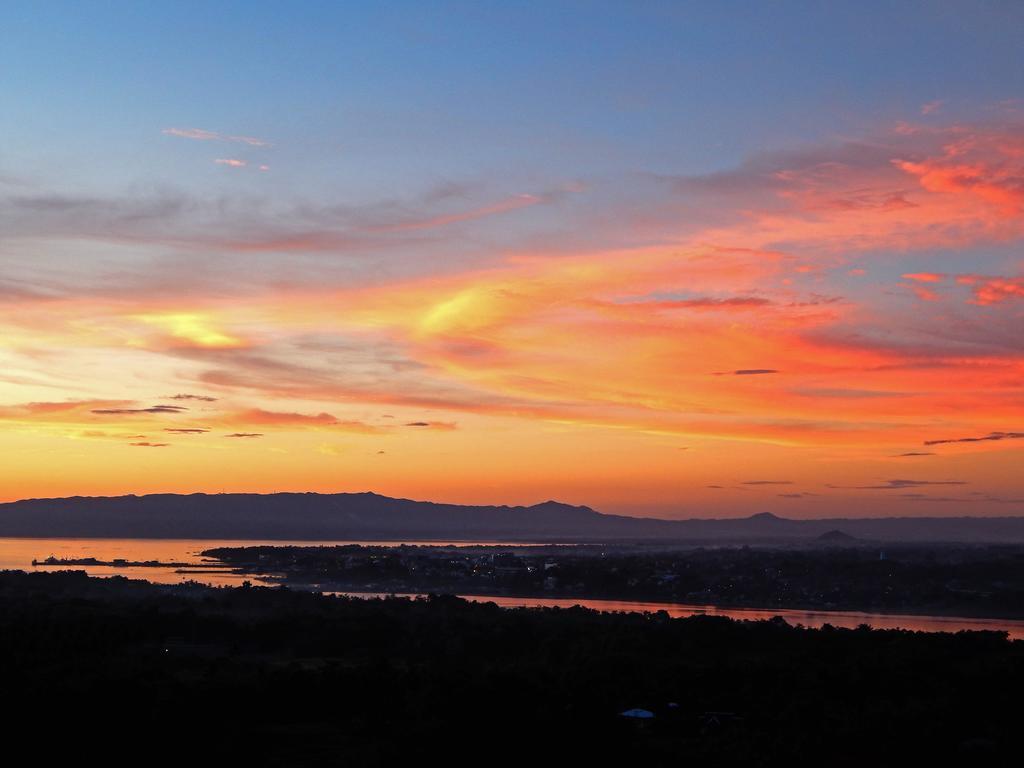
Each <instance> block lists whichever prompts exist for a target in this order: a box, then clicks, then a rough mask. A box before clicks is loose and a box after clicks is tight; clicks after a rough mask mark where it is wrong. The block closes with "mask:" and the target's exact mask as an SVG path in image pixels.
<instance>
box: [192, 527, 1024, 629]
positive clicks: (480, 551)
mask: <svg viewBox="0 0 1024 768" xmlns="http://www.w3.org/2000/svg"><path fill="white" fill-rule="evenodd" d="M205 554H207V555H209V556H212V557H216V558H218V559H219V560H221V561H222V562H224V563H227V564H231V565H234V566H236V567H238V568H239V569H241V570H243V571H245V572H251V573H253V574H254V575H255V574H267V573H272V574H281V575H283V577H284V578H285V579H286V580H287V581H289V582H291V583H293V584H296V585H298V584H303V585H315V586H318V587H320V588H322V589H325V590H334V591H357V590H363V591H373V592H410V593H417V592H429V591H436V592H449V593H453V594H459V593H461V594H507V595H518V596H539V595H546V596H569V597H578V598H605V599H627V600H654V601H659V600H660V601H663V602H681V603H700V604H715V605H724V606H744V607H758V608H761V607H766V608H816V609H836V610H862V611H877V612H886V613H900V612H908V613H934V614H947V615H960V616H982V617H984V616H990V617H1002V618H1024V547H1021V546H1017V545H1006V546H995V545H992V546H980V545H978V546H967V545H947V546H942V545H906V544H904V545H881V544H879V545H874V546H869V545H864V544H862V545H859V546H850V545H846V546H842V547H839V546H829V545H818V546H811V547H808V546H807V545H804V546H803V547H800V548H771V549H768V548H750V547H739V548H737V547H731V548H727V547H723V548H713V549H689V550H682V551H679V550H675V551H673V550H668V549H665V548H655V549H653V551H652V550H651V548H644V547H611V546H609V547H604V546H580V547H572V546H568V547H555V546H547V547H537V548H527V547H521V548H508V547H458V548H454V547H426V546H402V547H376V546H358V545H349V546H338V547H273V546H259V547H238V548H220V549H211V550H207V552H206V553H205Z"/></svg>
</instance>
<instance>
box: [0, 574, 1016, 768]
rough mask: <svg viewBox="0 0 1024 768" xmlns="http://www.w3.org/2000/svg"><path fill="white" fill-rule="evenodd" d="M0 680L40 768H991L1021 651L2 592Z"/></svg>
mask: <svg viewBox="0 0 1024 768" xmlns="http://www.w3.org/2000/svg"><path fill="white" fill-rule="evenodd" d="M0 679H2V680H3V683H4V698H5V701H6V702H7V703H9V704H12V705H13V712H12V714H10V715H9V716H8V717H7V718H6V719H5V723H4V725H5V732H6V738H5V742H6V744H5V749H6V750H7V751H8V753H9V754H14V753H15V752H14V750H15V749H16V748H17V747H20V746H25V747H27V748H28V749H29V750H30V751H31V753H32V754H35V755H37V756H38V757H39V758H40V760H42V761H44V762H45V763H47V764H55V761H58V760H67V759H72V758H78V759H81V758H83V756H89V755H91V756H96V757H99V756H102V759H103V761H104V762H105V763H108V764H111V763H116V764H121V763H124V762H127V761H131V762H133V763H134V764H139V765H145V764H165V763H170V762H179V764H182V763H186V764H200V765H230V766H244V765H274V766H292V765H303V766H304V765H309V766H313V765H316V766H321V765H339V766H341V765H344V766H396V765H403V764H409V765H413V764H424V765H425V764H428V763H427V761H430V763H429V764H448V765H512V764H515V765H567V764H571V765H587V764H590V765H602V766H603V765H654V766H659V765H664V766H668V765H673V766H676V765H684V764H693V765H728V764H735V765H800V764H805V763H809V762H812V761H813V762H815V763H824V764H830V765H851V766H853V765H857V766H861V765H864V764H869V765H895V764H918V765H919V764H925V763H926V762H929V761H931V762H940V763H943V762H948V761H950V760H951V759H956V760H960V761H963V762H964V764H981V761H986V762H987V761H990V760H991V761H994V760H997V759H1000V758H1003V759H1007V758H1009V757H1011V756H1013V757H1015V756H1019V754H1020V750H1021V748H1022V747H1024V740H1022V737H1021V731H1020V728H1019V722H1020V717H1021V715H1022V714H1024V707H1022V704H1021V697H1020V691H1021V689H1022V686H1024V643H1020V642H1017V643H1011V642H1008V641H1007V640H1006V639H1005V638H1004V637H1003V636H1002V635H1001V634H998V633H973V634H960V635H925V634H913V633H908V632H896V631H872V630H868V629H866V628H864V629H860V630H850V631H847V630H838V629H828V628H826V629H824V630H806V629H800V628H794V627H790V626H787V625H786V624H784V623H782V622H779V621H776V622H759V623H741V622H734V621H730V620H728V619H720V618H711V617H699V618H689V619H669V618H668V617H667V616H665V615H663V614H654V615H636V614H630V615H607V614H598V613H595V612H592V611H587V610H583V609H571V610H557V609H547V610H545V609H529V610H527V609H523V610H503V609H499V608H497V607H495V606H493V605H480V604H471V603H466V602H463V601H461V600H458V599H455V598H449V597H438V598H432V599H424V600H418V601H408V600H402V599H389V600H368V601H364V600H352V599H345V598H330V597H321V596H317V595H314V594H305V593H300V592H291V591H288V590H283V589H262V588H239V589H219V590H216V589H208V588H203V587H156V586H153V585H149V584H146V583H144V582H131V581H126V580H124V579H111V580H97V579H89V578H87V577H85V576H84V575H83V574H80V573H52V574H46V573H34V574H24V573H21V572H5V573H0ZM630 708H644V709H647V710H651V711H652V712H654V714H655V717H654V718H653V719H651V720H649V721H646V722H645V723H643V724H641V723H637V722H631V721H630V720H629V719H627V718H624V717H622V716H620V715H619V714H618V713H620V712H622V711H624V710H628V709H630ZM412 761H415V763H414V762H412ZM438 761H440V762H438Z"/></svg>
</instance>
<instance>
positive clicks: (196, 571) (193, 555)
mask: <svg viewBox="0 0 1024 768" xmlns="http://www.w3.org/2000/svg"><path fill="white" fill-rule="evenodd" d="M469 543H470V542H450V541H437V542H425V541H417V542H401V541H374V542H360V541H238V540H208V539H21V538H0V570H21V571H32V570H37V571H45V570H62V569H63V570H66V569H67V567H64V568H62V567H60V566H43V565H37V566H33V565H32V561H33V560H43V559H45V558H47V557H50V556H51V555H52V556H54V557H57V558H86V557H94V558H96V559H97V560H103V561H112V560H116V559H124V560H129V561H136V562H141V561H147V560H157V561H160V562H176V563H189V564H191V565H190V567H189V568H187V569H180V568H163V567H160V568H154V567H142V566H93V565H89V566H72V569H73V570H77V571H86V572H87V573H89V574H90V575H92V576H114V575H120V576H127V577H129V578H133V579H146V580H148V581H151V582H153V583H156V584H179V583H182V582H185V581H190V580H191V581H197V582H201V583H203V584H210V585H211V586H238V585H240V584H241V583H242V582H243V581H258V578H256V577H254V576H252V575H251V574H243V573H232V572H231V571H230V570H229V569H226V568H223V567H218V563H217V561H214V560H208V559H206V558H203V557H202V555H200V552H202V551H203V550H205V549H212V548H214V547H241V546H256V545H260V544H268V545H278V546H285V545H293V546H333V545H336V544H373V545H374V546H398V545H400V544H421V545H422V544H435V545H443V546H449V545H458V544H463V545H465V544H469ZM472 543H473V544H477V545H499V544H507V543H508V542H497V541H488V542H472ZM514 546H524V545H523V544H522V543H516V544H514ZM335 594H346V595H353V596H360V597H372V596H374V595H369V594H365V593H355V592H345V593H335ZM460 597H463V598H465V599H467V600H473V601H477V602H493V603H496V604H497V605H500V606H503V607H507V608H518V607H560V608H569V607H572V606H574V605H581V606H583V607H585V608H593V609H595V610H600V611H629V612H641V611H666V612H667V613H668V614H669V615H670V616H673V617H680V616H697V615H707V616H725V617H728V618H731V619H748V620H756V619H770V618H772V617H775V616H781V617H782V618H783V619H785V620H786V621H787V622H789V623H790V624H803V625H804V626H805V627H821V626H823V625H825V624H831V625H832V626H834V627H846V628H855V627H857V626H859V625H861V624H867V625H868V626H871V627H875V628H877V629H897V628H899V629H910V630H915V631H920V632H958V631H961V630H999V631H1005V632H1008V633H1009V636H1010V638H1012V639H1014V640H1024V620H1014V619H974V618H963V617H956V616H924V615H921V616H918V615H896V614H879V613H861V612H858V611H816V610H800V609H784V608H770V609H761V608H732V607H720V606H713V605H686V604H682V603H648V602H637V601H629V600H593V599H577V598H553V597H504V596H495V595H460Z"/></svg>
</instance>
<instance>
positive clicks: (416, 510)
mask: <svg viewBox="0 0 1024 768" xmlns="http://www.w3.org/2000/svg"><path fill="white" fill-rule="evenodd" d="M840 528H841V529H842V532H843V533H842V535H844V536H847V537H850V538H854V537H855V538H860V539H874V540H885V541H962V542H985V541H996V542H1024V517H956V518H935V517H933V518H923V517H917V518H914V517H892V518H848V519H836V518H833V519H822V520H790V519H787V518H783V517H777V516H776V515H773V514H771V513H768V512H762V513H759V514H756V515H752V516H751V517H746V518H739V519H725V520H721V519H719V520H712V519H689V520H662V519H656V518H649V517H646V518H643V517H626V516H622V515H605V514H601V513H600V512H596V511H595V510H593V509H591V508H590V507H582V506H573V505H571V504H563V503H560V502H557V501H545V502H543V503H540V504H535V505H533V506H529V507H509V506H464V505H458V504H437V503H434V502H427V501H412V500H410V499H393V498H390V497H387V496H381V495H379V494H376V493H334V494H318V493H275V494H265V495H263V494H248V493H227V494H214V495H209V494H203V493H196V494H190V495H178V494H153V495H149V496H113V497H102V496H100V497H85V496H73V497H69V498H62V499H26V500H24V501H15V502H10V503H6V504H0V536H62V537H71V536H82V537H110V538H195V539H267V540H288V539H294V540H302V539H309V540H319V541H329V540H378V541H379V540H387V539H406V540H420V541H423V540H431V539H434V540H438V539H442V540H443V539H450V540H465V541H473V540H476V541H480V540H487V539H499V540H506V541H634V540H655V541H666V540H671V541H689V542H694V543H701V542H708V543H713V542H728V541H736V542H740V541H749V542H756V541H765V542H768V541H784V540H800V539H804V540H808V539H814V538H815V537H823V538H824V536H830V537H832V538H833V539H834V536H833V535H832V534H831V533H830V532H833V531H835V532H838V529H840Z"/></svg>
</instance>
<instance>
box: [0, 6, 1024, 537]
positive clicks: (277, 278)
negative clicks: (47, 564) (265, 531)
mask: <svg viewBox="0 0 1024 768" xmlns="http://www.w3.org/2000/svg"><path fill="white" fill-rule="evenodd" d="M1022 50H1024V5H1022V4H1020V3H1018V2H977V1H973V2H934V1H933V2H920V3H917V2H909V1H908V2H899V3H891V2H865V1H863V0H861V1H859V2H831V3H813V2H779V3H771V4H762V3H753V2H728V1H725V2H719V3H703V2H693V3H688V2H674V3H660V2H619V3H603V2H550V1H548V2H537V3H532V2H522V3H512V4H510V3H498V2H493V3H492V2H466V3H454V2H453V3H445V2H436V3H420V2H407V3H399V2H381V3H313V2H293V3H270V2H266V3H261V2H246V3H227V2H219V3H198V2H195V3H193V2H176V3H154V2H131V3H119V2H74V3H59V2H49V3H29V2H17V1H14V2H8V3H4V5H3V7H2V9H0V456H2V457H3V462H2V464H0V500H13V499H19V498H28V497H50V496H65V495H108V494H125V493H140V494H141V493H153V492H180V493H190V492H209V493H216V492H234V491H250V492H274V491H321V492H342V491H366V490H372V491H376V492H379V493H383V494H387V495H393V496H402V497H411V498H418V499H430V500H438V501H448V502H460V503H498V504H504V503H508V504H529V503H535V502H539V501H542V500H545V499H549V498H555V499H558V500H561V501H566V502H570V503H576V504H587V505H590V506H592V507H594V508H596V509H599V510H601V511H605V512H615V513H622V514H636V515H653V516H659V517H669V518H685V517H736V516H744V515H748V514H754V513H758V512H765V511H769V512H773V513H775V514H778V515H783V516H787V517H794V518H806V517H830V516H880V515H927V516H933V515H1013V514H1021V513H1024V471H1022V467H1024V66H1021V51H1022Z"/></svg>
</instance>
